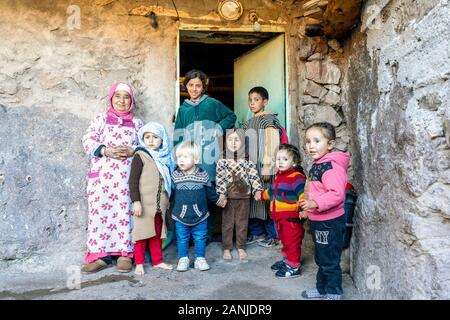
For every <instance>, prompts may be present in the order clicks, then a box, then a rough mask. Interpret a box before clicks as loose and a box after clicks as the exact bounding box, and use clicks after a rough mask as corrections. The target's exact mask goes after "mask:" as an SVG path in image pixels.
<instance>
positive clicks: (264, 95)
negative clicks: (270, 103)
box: [248, 87, 269, 100]
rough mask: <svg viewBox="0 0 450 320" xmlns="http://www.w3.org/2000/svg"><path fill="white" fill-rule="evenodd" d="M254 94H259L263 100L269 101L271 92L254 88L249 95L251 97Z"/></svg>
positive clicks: (261, 88) (262, 88)
mask: <svg viewBox="0 0 450 320" xmlns="http://www.w3.org/2000/svg"><path fill="white" fill-rule="evenodd" d="M252 93H257V94H259V95H260V96H261V98H263V100H269V92H268V91H267V89H266V88H264V87H253V88H251V89H250V91H249V92H248V95H251V94H252Z"/></svg>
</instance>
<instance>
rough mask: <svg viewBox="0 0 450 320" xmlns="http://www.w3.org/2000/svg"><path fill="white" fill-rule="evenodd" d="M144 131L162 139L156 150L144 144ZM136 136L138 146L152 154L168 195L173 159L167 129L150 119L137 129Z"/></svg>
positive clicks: (173, 165)
mask: <svg viewBox="0 0 450 320" xmlns="http://www.w3.org/2000/svg"><path fill="white" fill-rule="evenodd" d="M146 132H151V133H154V134H156V135H157V136H158V137H160V138H161V139H162V143H161V146H160V147H159V149H158V150H150V149H149V148H147V147H146V146H145V143H144V134H145V133H146ZM138 136H139V147H140V148H142V149H145V150H146V151H147V152H148V153H149V154H150V155H151V156H152V158H153V160H154V161H155V163H156V166H157V167H158V170H159V172H160V173H161V176H162V177H163V178H164V187H165V189H166V191H167V193H168V194H169V197H170V193H171V191H172V179H171V177H170V174H171V173H172V172H173V171H174V170H175V160H174V158H173V155H172V146H171V143H170V138H169V134H168V133H167V130H166V129H165V128H164V127H163V126H162V125H161V124H160V123H158V122H155V121H150V122H148V123H147V124H146V125H145V126H143V127H142V128H141V129H140V130H139V132H138Z"/></svg>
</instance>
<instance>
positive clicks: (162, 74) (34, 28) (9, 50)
mask: <svg viewBox="0 0 450 320" xmlns="http://www.w3.org/2000/svg"><path fill="white" fill-rule="evenodd" d="M176 2H177V5H178V8H177V9H178V14H179V16H180V18H181V21H182V22H183V23H192V24H208V25H219V26H237V25H239V24H245V23H247V24H248V22H247V21H246V20H245V19H246V16H247V12H248V9H257V12H258V15H259V16H260V19H261V20H260V21H261V24H262V26H263V28H264V25H265V24H278V25H282V26H285V27H286V29H287V30H289V28H290V25H289V24H288V23H287V22H286V21H290V20H291V18H290V17H289V13H287V11H293V12H295V11H296V7H293V8H289V9H287V8H286V6H284V2H283V1H277V2H272V1H246V2H245V8H246V11H244V15H243V17H242V18H241V20H239V21H237V22H234V23H223V22H222V21H221V20H220V18H219V16H218V15H217V14H216V13H215V9H216V6H217V2H216V1H189V2H188V1H183V2H181V1H176ZM70 5H77V6H78V7H79V8H80V14H81V19H80V29H77V28H74V29H71V30H70V29H68V25H67V21H68V18H70V17H71V16H73V14H74V12H73V11H71V12H69V13H68V12H67V10H68V7H69V6H70ZM149 10H155V12H156V13H157V14H158V23H159V27H158V29H156V30H155V29H153V28H152V27H151V25H150V23H151V21H150V19H149V18H148V17H145V16H142V14H145V13H146V12H148V11H149ZM130 13H131V15H130ZM175 17H176V12H175V11H174V8H173V6H172V2H171V1H158V6H156V7H155V6H151V5H150V6H149V2H148V1H118V0H116V1H107V0H102V1H100V0H99V1H32V0H30V1H11V0H8V1H2V2H1V3H0V18H1V19H0V37H1V39H2V46H1V48H0V61H1V65H2V68H1V69H0V114H1V117H0V142H1V143H2V145H3V148H2V152H1V157H0V185H1V187H0V188H1V189H0V221H1V223H0V268H7V267H11V268H18V269H24V270H25V269H26V270H28V271H30V270H32V271H36V272H38V271H43V270H45V271H49V270H61V269H64V268H65V267H66V266H68V265H71V264H74V263H75V264H80V263H81V262H82V257H83V254H84V250H85V240H86V220H87V200H86V197H85V188H86V181H85V176H86V173H87V170H88V167H89V158H88V156H86V155H85V154H84V153H83V150H82V148H81V137H82V135H83V133H84V132H85V130H86V128H87V126H88V124H89V121H90V120H91V119H92V118H93V116H94V115H95V114H96V113H98V112H102V111H104V110H105V108H106V96H107V91H108V89H109V86H110V85H111V83H112V82H114V81H126V82H129V83H131V84H132V85H133V86H134V87H135V88H136V89H137V91H138V92H139V96H138V100H137V107H136V110H135V111H136V112H135V113H136V115H138V116H139V117H141V118H142V119H143V120H145V121H148V120H150V119H152V120H156V121H161V122H162V123H163V124H165V125H166V126H167V127H168V128H170V130H171V128H172V119H173V116H174V114H175V108H176V88H175V86H176V79H177V76H178V75H177V70H176V45H177V43H176V41H177V32H178V22H177V21H176V19H175ZM71 21H72V22H74V21H73V20H71ZM288 34H290V33H288ZM291 38H292V39H294V38H295V37H294V36H293V37H289V39H288V42H290V41H291ZM288 47H289V45H288ZM289 52H290V51H289ZM290 54H292V53H290ZM289 59H291V58H289ZM294 61H295V60H294ZM291 69H292V70H293V71H292V73H291V74H290V75H291V76H292V75H295V74H296V71H295V66H293V67H292V68H291ZM294 78H295V76H294ZM293 88H294V89H292V90H291V92H290V97H291V99H293V100H296V99H297V97H296V96H295V94H296V87H295V86H294V87H293ZM294 115H295V114H294ZM293 130H295V126H294V129H293ZM293 136H294V141H295V134H293ZM30 266H33V268H30Z"/></svg>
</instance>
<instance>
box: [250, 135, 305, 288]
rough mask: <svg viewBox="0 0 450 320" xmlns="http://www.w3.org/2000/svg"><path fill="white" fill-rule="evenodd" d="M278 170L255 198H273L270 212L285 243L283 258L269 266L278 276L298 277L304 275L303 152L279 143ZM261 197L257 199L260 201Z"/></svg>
mask: <svg viewBox="0 0 450 320" xmlns="http://www.w3.org/2000/svg"><path fill="white" fill-rule="evenodd" d="M275 165H276V168H277V170H278V171H277V173H276V176H275V179H274V181H273V183H272V184H271V186H270V188H269V189H266V190H264V192H263V193H262V194H260V193H257V194H256V195H255V198H256V199H258V198H259V199H260V200H270V215H271V216H272V219H273V220H274V221H275V224H276V228H277V232H278V237H279V238H280V240H281V243H282V245H283V247H282V249H281V254H282V256H283V259H282V260H280V261H277V262H275V263H274V264H273V265H272V266H271V267H270V268H271V269H272V270H274V271H276V273H275V276H276V277H277V278H284V279H287V278H295V277H298V276H300V274H301V268H300V267H301V254H302V251H301V247H302V241H303V237H304V234H305V229H304V228H303V221H304V220H302V219H301V218H303V216H302V215H301V214H299V200H300V199H301V198H302V197H303V192H304V189H305V182H306V177H305V176H304V175H303V169H302V167H301V165H300V152H299V150H298V149H297V147H295V146H293V145H291V144H280V145H279V147H278V151H277V153H276V158H275ZM259 199H258V200H259Z"/></svg>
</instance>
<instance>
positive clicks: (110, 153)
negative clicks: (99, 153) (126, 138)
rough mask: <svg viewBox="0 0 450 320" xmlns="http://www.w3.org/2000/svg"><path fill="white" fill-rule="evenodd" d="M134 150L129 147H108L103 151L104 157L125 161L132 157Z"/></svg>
mask: <svg viewBox="0 0 450 320" xmlns="http://www.w3.org/2000/svg"><path fill="white" fill-rule="evenodd" d="M133 153H134V150H133V149H132V148H130V147H128V146H118V147H106V148H105V149H104V151H103V155H104V156H105V157H108V158H113V159H118V160H125V159H126V158H128V157H131V156H132V155H133Z"/></svg>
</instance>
